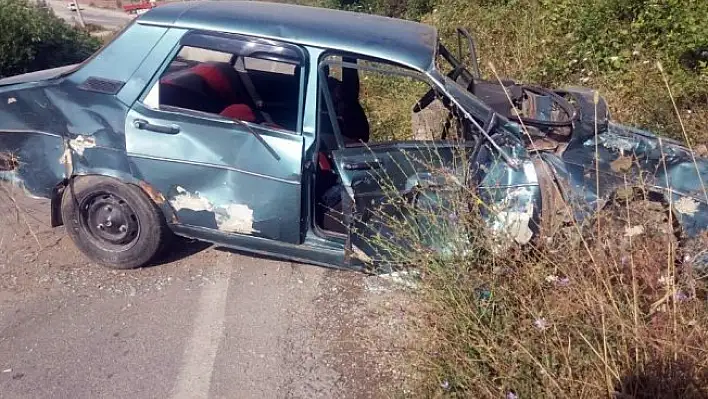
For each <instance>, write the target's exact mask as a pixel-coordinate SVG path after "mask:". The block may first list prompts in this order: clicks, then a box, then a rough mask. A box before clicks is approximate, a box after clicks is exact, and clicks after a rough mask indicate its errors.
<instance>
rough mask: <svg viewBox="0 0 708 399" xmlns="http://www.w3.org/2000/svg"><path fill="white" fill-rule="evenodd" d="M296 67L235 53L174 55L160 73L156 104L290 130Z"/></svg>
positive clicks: (296, 87) (294, 113)
mask: <svg viewBox="0 0 708 399" xmlns="http://www.w3.org/2000/svg"><path fill="white" fill-rule="evenodd" d="M269 69H277V71H271V70H269ZM300 73H301V71H300V68H298V67H296V66H295V65H290V64H286V63H282V62H276V61H271V60H267V59H259V58H254V57H244V56H241V55H230V54H229V59H228V60H226V61H224V60H209V61H200V60H193V59H187V58H184V57H180V56H178V57H177V58H176V59H175V60H174V61H173V62H172V63H171V64H170V66H169V68H168V70H167V71H166V73H165V74H164V75H163V77H162V78H161V79H160V91H159V93H160V104H161V105H166V106H172V107H178V108H184V109H189V110H194V111H200V112H206V113H211V114H218V115H221V116H225V117H227V118H233V119H238V120H241V121H244V122H251V123H256V124H261V125H264V126H269V127H271V128H279V129H285V130H296V127H297V115H298V104H299V89H300V87H299V85H300Z"/></svg>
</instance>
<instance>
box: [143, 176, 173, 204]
mask: <svg viewBox="0 0 708 399" xmlns="http://www.w3.org/2000/svg"><path fill="white" fill-rule="evenodd" d="M138 185H139V186H140V188H142V189H143V191H144V192H145V194H147V196H148V197H150V199H151V200H153V201H154V202H155V203H156V204H157V205H163V204H164V203H165V202H166V201H167V200H166V199H165V196H164V195H162V193H161V192H159V191H158V190H157V189H156V188H155V187H153V186H151V185H150V184H148V183H146V182H144V181H140V182H139V183H138Z"/></svg>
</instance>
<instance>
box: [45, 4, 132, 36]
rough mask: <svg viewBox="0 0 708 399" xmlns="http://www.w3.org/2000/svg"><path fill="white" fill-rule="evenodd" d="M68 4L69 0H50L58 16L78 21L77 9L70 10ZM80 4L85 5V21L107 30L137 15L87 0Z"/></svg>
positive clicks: (83, 12) (82, 12)
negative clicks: (97, 6)
mask: <svg viewBox="0 0 708 399" xmlns="http://www.w3.org/2000/svg"><path fill="white" fill-rule="evenodd" d="M67 4H69V1H68V0H67V1H57V0H49V5H50V6H51V7H52V10H54V13H55V14H56V15H57V16H58V17H60V18H62V19H64V20H66V21H68V22H71V23H76V21H78V16H77V14H76V11H71V10H69V9H68V8H67V7H66V6H67ZM79 4H81V6H82V7H83V9H82V10H81V15H82V16H83V17H84V22H85V23H87V24H89V23H90V24H96V25H101V26H103V27H105V28H106V29H107V30H115V29H120V28H122V27H123V26H125V24H127V23H128V22H130V21H131V20H132V19H133V18H134V17H135V15H131V14H127V13H125V12H123V11H120V10H107V9H103V8H96V7H90V6H89V5H88V4H89V2H88V1H87V0H83V1H82V0H79Z"/></svg>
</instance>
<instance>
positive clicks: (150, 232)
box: [61, 176, 170, 269]
mask: <svg viewBox="0 0 708 399" xmlns="http://www.w3.org/2000/svg"><path fill="white" fill-rule="evenodd" d="M61 211H62V218H63V220H64V225H65V226H66V230H67V233H68V234H69V236H70V237H71V239H72V241H73V242H74V243H75V245H76V246H77V247H78V248H79V249H80V250H81V251H82V252H83V253H84V254H85V255H86V256H87V257H89V258H90V259H91V260H93V261H96V262H98V263H101V264H103V265H105V266H108V267H110V268H114V269H132V268H136V267H141V266H145V265H147V264H148V263H149V262H150V261H152V260H154V259H155V258H156V257H157V255H158V254H159V253H160V252H161V250H162V249H163V248H164V246H165V244H166V243H167V240H168V237H169V236H170V231H169V228H168V227H167V224H166V223H165V220H164V217H163V215H162V212H160V210H159V208H157V206H156V205H155V204H154V203H153V202H152V201H151V200H150V198H148V197H147V195H145V193H144V192H143V191H142V190H141V189H140V188H139V187H137V186H134V185H130V184H125V183H122V182H120V181H118V180H116V179H114V178H110V177H105V176H80V177H77V178H75V179H73V180H72V181H71V182H70V183H69V185H68V186H67V187H66V189H65V190H64V196H63V199H62V206H61Z"/></svg>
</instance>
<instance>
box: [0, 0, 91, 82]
mask: <svg viewBox="0 0 708 399" xmlns="http://www.w3.org/2000/svg"><path fill="white" fill-rule="evenodd" d="M0 26H2V30H0V55H1V56H0V77H4V76H12V75H17V74H21V73H26V72H32V71H37V70H41V69H47V68H53V67H59V66H63V65H68V64H72V63H77V62H81V61H83V60H84V59H86V58H88V57H89V56H90V55H91V54H92V53H93V52H94V51H96V50H97V49H98V47H99V45H100V42H99V41H98V40H96V39H95V38H93V37H91V36H90V35H89V34H88V33H86V32H83V31H80V30H77V29H75V28H73V27H71V26H69V25H68V24H66V23H65V22H64V21H62V20H61V19H60V18H58V17H56V16H55V15H54V14H53V13H52V12H51V11H49V10H47V9H42V8H38V7H34V6H32V5H30V4H29V3H28V2H27V1H26V0H2V1H0Z"/></svg>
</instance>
